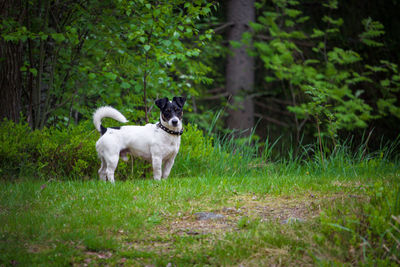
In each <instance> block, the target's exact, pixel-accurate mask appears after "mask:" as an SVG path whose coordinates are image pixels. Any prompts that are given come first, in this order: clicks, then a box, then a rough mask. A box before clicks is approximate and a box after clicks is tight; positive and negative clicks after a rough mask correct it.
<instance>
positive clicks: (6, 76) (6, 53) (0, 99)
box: [0, 0, 22, 122]
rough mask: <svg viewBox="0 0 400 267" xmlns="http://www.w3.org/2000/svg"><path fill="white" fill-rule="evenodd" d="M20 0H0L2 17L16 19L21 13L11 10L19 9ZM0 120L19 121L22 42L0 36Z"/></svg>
mask: <svg viewBox="0 0 400 267" xmlns="http://www.w3.org/2000/svg"><path fill="white" fill-rule="evenodd" d="M20 8H21V2H20V1H12V0H4V1H0V10H1V11H0V15H1V17H2V18H5V19H7V18H10V17H11V18H13V19H14V20H16V21H18V20H19V17H20V16H22V14H20V13H18V14H15V11H14V12H13V10H21V9H20ZM0 59H1V60H0V66H1V67H0V120H3V119H4V118H7V119H9V120H13V121H14V122H18V121H19V113H20V111H21V92H22V89H21V86H22V76H21V70H20V69H21V66H22V43H21V42H20V41H18V42H9V41H6V40H4V39H3V38H1V37H0Z"/></svg>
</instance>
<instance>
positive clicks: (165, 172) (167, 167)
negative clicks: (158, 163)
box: [162, 156, 175, 179]
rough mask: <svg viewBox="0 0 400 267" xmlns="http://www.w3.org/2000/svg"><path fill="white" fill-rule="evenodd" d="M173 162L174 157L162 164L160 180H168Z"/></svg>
mask: <svg viewBox="0 0 400 267" xmlns="http://www.w3.org/2000/svg"><path fill="white" fill-rule="evenodd" d="M174 161H175V156H173V157H172V158H170V159H167V160H165V161H164V163H163V172H162V178H163V179H166V178H168V176H169V174H170V172H171V169H172V166H173V165H174Z"/></svg>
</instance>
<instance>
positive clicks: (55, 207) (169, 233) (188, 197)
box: [0, 162, 400, 266]
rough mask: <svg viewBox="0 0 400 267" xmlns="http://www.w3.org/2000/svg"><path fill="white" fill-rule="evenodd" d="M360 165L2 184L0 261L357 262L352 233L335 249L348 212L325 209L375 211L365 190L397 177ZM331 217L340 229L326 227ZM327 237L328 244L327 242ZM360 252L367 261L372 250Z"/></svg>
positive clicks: (391, 169)
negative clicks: (208, 216)
mask: <svg viewBox="0 0 400 267" xmlns="http://www.w3.org/2000/svg"><path fill="white" fill-rule="evenodd" d="M369 164H375V163H374V162H372V163H369ZM369 168H370V167H366V166H364V167H363V169H366V172H370V173H369V175H358V174H357V173H356V172H354V170H356V169H357V168H356V167H353V168H352V172H347V174H346V175H343V173H345V172H344V171H343V170H342V171H341V172H337V173H336V174H333V171H327V175H324V174H323V173H321V172H319V171H318V170H317V171H315V170H314V172H313V173H311V174H310V172H307V171H304V170H298V171H296V172H292V173H291V172H288V173H286V174H284V173H281V172H280V171H279V170H278V169H279V168H278V166H273V167H270V168H264V169H263V170H258V171H257V174H256V175H255V174H252V173H249V175H232V174H229V175H227V176H213V175H202V176H198V177H197V176H193V177H186V178H182V177H175V178H174V177H171V178H170V179H168V180H164V181H161V182H155V181H153V180H148V179H137V180H132V181H124V182H122V181H117V182H116V184H115V185H111V184H109V183H104V182H100V181H97V180H95V179H93V180H90V181H63V182H60V181H54V180H49V181H45V180H34V179H20V180H17V181H15V182H12V183H11V182H6V181H3V182H1V183H0V187H1V191H0V214H1V216H0V250H1V252H2V253H1V254H0V264H3V265H13V264H18V265H22V266H32V265H52V266H54V265H85V264H86V265H103V264H108V265H117V264H125V265H137V266H142V265H147V264H154V265H157V266H166V265H167V264H169V263H171V264H173V265H177V266H185V265H239V264H243V265H245V266H260V265H266V264H272V263H275V264H282V265H292V264H302V265H308V264H320V263H322V264H324V263H329V264H332V263H333V264H335V263H336V264H344V263H347V264H353V263H354V262H353V261H356V262H362V261H364V262H365V261H366V258H363V256H362V255H361V254H362V251H361V252H360V248H357V247H352V246H353V244H352V243H351V240H350V241H349V240H348V239H351V238H353V237H352V236H350V237H349V238H347V239H345V240H347V241H348V242H350V243H349V244H343V245H341V244H340V242H339V241H341V242H342V241H343V240H341V239H340V238H344V237H341V235H342V234H343V233H342V232H343V231H342V230H343V229H347V227H348V225H346V224H344V223H345V222H341V224H340V223H338V222H340V220H341V219H346V218H347V217H346V216H347V215H348V214H340V212H339V213H338V210H337V209H335V208H334V207H339V206H340V205H344V204H346V206H347V207H351V208H350V210H349V212H350V211H352V212H355V211H357V212H358V211H359V209H362V208H363V207H370V208H371V207H375V206H376V208H382V207H381V206H380V205H382V203H381V202H379V203H377V204H376V205H375V206H373V205H372V204H371V205H370V206H365V205H363V203H365V202H368V203H371V199H372V197H371V192H375V191H377V190H376V187H377V185H376V184H377V183H378V182H379V185H378V187H379V188H381V190H384V192H388V191H393V190H392V187H393V186H395V185H396V184H398V182H399V178H400V172H399V171H398V168H396V166H391V165H390V164H389V165H387V166H386V171H382V170H383V169H381V170H380V172H378V171H370V169H369ZM375 169H376V168H375ZM302 172H304V173H303V174H301V173H302ZM349 173H352V175H349ZM398 195H399V194H398ZM201 211H209V212H215V213H218V214H222V215H224V218H223V219H222V220H209V221H199V220H197V219H196V217H195V215H194V214H195V213H196V212H201ZM342 211H343V212H345V210H342ZM371 211H373V210H370V211H369V212H371ZM321 212H322V214H323V216H325V217H326V218H325V217H323V218H322V217H321ZM365 212H366V213H368V211H365ZM324 214H325V215H324ZM326 214H328V215H326ZM367 215H368V214H367ZM393 215H396V216H397V215H399V214H394V213H393ZM290 218H295V220H293V221H292V222H291V221H290ZM333 218H334V219H335V220H337V222H336V223H337V225H339V227H340V226H341V227H342V228H343V229H333V230H332V229H330V228H329V225H330V224H333V223H332V222H331V221H329V220H330V219H333ZM288 219H289V221H288ZM296 220H297V222H296ZM324 220H325V221H324ZM392 223H393V222H392ZM388 225H389V224H388ZM327 227H328V228H329V229H326V228H327ZM383 231H385V229H383ZM344 232H346V231H344ZM345 234H347V233H345ZM377 234H379V233H377ZM335 235H336V237H335V238H336V239H337V240H335V239H333V240H330V239H329V238H330V236H335ZM356 239H357V236H356ZM347 241H346V242H347ZM372 241H373V240H369V241H368V242H372ZM397 241H398V240H397ZM338 242H339V243H338ZM357 242H359V240H358V239H357ZM357 242H356V243H357ZM381 246H382V244H381ZM352 249H353V250H354V251H353V250H352ZM349 251H350V252H349ZM351 251H353V252H351ZM351 253H353V254H351ZM360 253H361V254H360ZM368 253H369V254H371V255H373V253H374V251H373V250H372V251H369V252H368ZM387 254H388V255H386V257H385V256H382V258H383V259H386V258H387V259H388V260H387V261H385V262H387V263H390V262H392V263H395V262H396V261H395V260H394V258H393V260H390V259H389V258H390V256H391V255H390V254H389V253H387ZM360 255H361V256H360ZM393 255H394V254H393Z"/></svg>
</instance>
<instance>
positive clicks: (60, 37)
mask: <svg viewBox="0 0 400 267" xmlns="http://www.w3.org/2000/svg"><path fill="white" fill-rule="evenodd" d="M51 37H52V38H53V39H54V40H55V41H56V42H57V43H61V42H62V41H64V40H65V36H64V35H63V34H62V33H52V34H51Z"/></svg>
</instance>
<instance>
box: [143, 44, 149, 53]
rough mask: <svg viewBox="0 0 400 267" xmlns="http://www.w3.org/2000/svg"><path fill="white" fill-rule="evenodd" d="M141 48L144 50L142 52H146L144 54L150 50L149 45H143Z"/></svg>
mask: <svg viewBox="0 0 400 267" xmlns="http://www.w3.org/2000/svg"><path fill="white" fill-rule="evenodd" d="M143 48H144V50H146V52H148V51H149V50H150V48H151V46H150V45H144V46H143Z"/></svg>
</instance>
